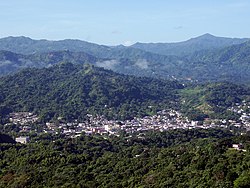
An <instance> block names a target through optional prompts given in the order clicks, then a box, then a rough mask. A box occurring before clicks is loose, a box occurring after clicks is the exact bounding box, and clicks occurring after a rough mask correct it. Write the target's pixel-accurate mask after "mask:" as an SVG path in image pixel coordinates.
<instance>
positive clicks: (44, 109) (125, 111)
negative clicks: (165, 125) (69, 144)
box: [0, 63, 183, 120]
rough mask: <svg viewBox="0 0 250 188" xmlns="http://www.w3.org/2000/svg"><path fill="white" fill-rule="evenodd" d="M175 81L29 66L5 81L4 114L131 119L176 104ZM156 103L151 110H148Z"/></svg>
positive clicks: (1, 86) (0, 107) (0, 87)
mask: <svg viewBox="0 0 250 188" xmlns="http://www.w3.org/2000/svg"><path fill="white" fill-rule="evenodd" d="M180 88H183V86H182V85H181V84H179V83H178V82H176V81H164V80H156V79H152V78H136V77H133V76H125V75H120V74H117V73H114V72H112V71H108V70H104V69H102V68H97V67H94V66H91V65H85V66H82V65H76V64H71V63H61V64H58V65H56V66H54V67H51V68H44V69H27V70H24V71H22V72H20V73H18V74H16V75H14V76H7V77H4V78H2V79H0V94H1V95H0V112H1V114H2V116H4V115H6V114H7V113H8V112H11V111H12V112H13V111H29V112H34V113H36V114H39V115H40V117H41V119H42V120H51V119H53V118H57V117H59V116H61V117H63V118H65V119H66V120H73V119H81V118H84V117H85V115H86V114H87V113H90V114H93V115H94V114H101V115H105V116H106V117H108V118H111V117H112V118H113V119H129V118H132V117H134V116H143V115H145V114H148V113H149V114H150V113H153V112H156V111H157V110H158V109H164V108H169V107H175V106H176V103H177V100H178V98H176V96H177V95H176V94H177V89H180ZM149 106H151V108H149Z"/></svg>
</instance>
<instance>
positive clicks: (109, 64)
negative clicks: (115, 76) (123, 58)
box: [96, 60, 120, 70]
mask: <svg viewBox="0 0 250 188" xmlns="http://www.w3.org/2000/svg"><path fill="white" fill-rule="evenodd" d="M119 64H120V62H119V61H117V60H110V61H101V62H100V61H98V62H96V66H98V67H103V68H105V69H111V70H112V69H114V68H115V66H116V65H119Z"/></svg>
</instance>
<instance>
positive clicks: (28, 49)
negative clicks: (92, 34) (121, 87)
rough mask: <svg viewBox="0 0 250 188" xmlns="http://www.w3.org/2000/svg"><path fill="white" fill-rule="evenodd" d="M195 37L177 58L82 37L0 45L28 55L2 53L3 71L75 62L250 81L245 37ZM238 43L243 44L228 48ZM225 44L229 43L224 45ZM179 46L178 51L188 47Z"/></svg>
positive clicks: (191, 78) (185, 78) (140, 72)
mask: <svg viewBox="0 0 250 188" xmlns="http://www.w3.org/2000/svg"><path fill="white" fill-rule="evenodd" d="M190 41H191V42H190ZM190 41H189V42H187V41H186V42H184V43H185V44H186V43H187V44H189V45H191V44H192V45H194V46H198V47H190V46H189V45H186V47H185V48H187V49H188V50H191V51H192V52H191V51H190V52H188V54H189V55H186V56H185V57H178V56H173V55H168V56H166V55H160V54H156V53H152V52H147V51H144V50H142V49H136V48H134V47H124V46H115V47H108V46H101V45H97V44H91V43H87V42H84V41H78V40H64V41H46V40H39V41H38V40H32V39H29V38H25V37H9V38H4V39H0V49H5V50H11V51H18V52H19V53H24V54H25V53H28V55H21V54H15V53H12V52H9V51H1V52H0V75H5V74H8V73H12V72H16V71H19V70H20V69H23V68H26V67H37V68H42V67H49V66H51V65H53V64H57V63H60V62H71V63H76V64H85V63H90V64H94V65H96V66H99V67H103V68H105V69H110V70H113V71H115V72H118V73H122V74H128V75H135V76H146V77H153V78H163V79H171V80H179V81H182V82H217V81H229V82H234V83H244V84H249V83H250V64H249V59H250V58H249V54H250V53H249V51H250V50H249V42H245V43H241V42H243V41H245V39H228V38H218V37H213V36H211V35H208V34H207V35H204V36H201V37H198V38H195V39H190ZM1 42H2V44H1ZM11 42H12V43H11ZM235 43H236V44H237V43H241V44H237V45H232V46H228V45H231V44H235ZM198 44H199V45H198ZM184 46H185V45H184ZM223 46H227V47H224V48H222V47H223ZM176 48H177V47H176ZM183 48H184V47H183ZM32 49H36V50H35V52H36V53H33V54H29V53H32V52H33V51H32ZM66 49H68V50H66ZM173 49H174V48H173ZM178 49H179V50H178V51H179V52H183V51H185V50H181V49H182V48H178ZM192 49H194V50H192ZM197 49H199V51H197ZM202 49H203V50H202ZM23 50H24V51H23ZM56 50H62V51H56ZM190 53H191V54H190Z"/></svg>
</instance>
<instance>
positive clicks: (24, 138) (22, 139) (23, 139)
mask: <svg viewBox="0 0 250 188" xmlns="http://www.w3.org/2000/svg"><path fill="white" fill-rule="evenodd" d="M29 141H30V138H29V137H28V136H20V137H17V138H16V142H19V143H21V144H27V143H28V142H29Z"/></svg>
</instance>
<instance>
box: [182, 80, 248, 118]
mask: <svg viewBox="0 0 250 188" xmlns="http://www.w3.org/2000/svg"><path fill="white" fill-rule="evenodd" d="M180 95H181V98H182V107H181V109H182V111H183V112H184V114H185V115H187V116H188V117H189V118H190V119H193V120H198V121H199V120H203V119H204V118H207V117H211V118H215V119H216V118H218V119H237V118H238V114H235V113H233V112H231V111H228V107H232V106H235V104H237V103H241V102H242V101H243V100H247V101H248V100H249V98H248V96H249V95H250V89H249V88H248V87H246V86H240V85H236V84H232V83H212V84H207V85H205V84H203V85H198V86H192V87H186V88H185V89H183V90H180Z"/></svg>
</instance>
